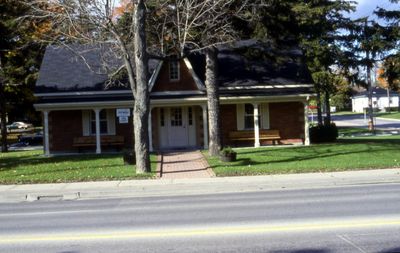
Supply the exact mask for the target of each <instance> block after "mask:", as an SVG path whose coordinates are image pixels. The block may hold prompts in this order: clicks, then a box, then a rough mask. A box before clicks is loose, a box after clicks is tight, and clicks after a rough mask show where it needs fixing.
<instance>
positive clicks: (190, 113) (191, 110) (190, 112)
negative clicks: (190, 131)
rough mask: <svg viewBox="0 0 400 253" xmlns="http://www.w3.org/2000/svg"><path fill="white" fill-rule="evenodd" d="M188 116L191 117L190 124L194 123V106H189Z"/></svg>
mask: <svg viewBox="0 0 400 253" xmlns="http://www.w3.org/2000/svg"><path fill="white" fill-rule="evenodd" d="M188 110H189V111H188V117H189V126H192V125H193V109H192V107H189V108H188Z"/></svg>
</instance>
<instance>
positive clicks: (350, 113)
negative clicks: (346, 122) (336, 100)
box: [332, 111, 363, 115]
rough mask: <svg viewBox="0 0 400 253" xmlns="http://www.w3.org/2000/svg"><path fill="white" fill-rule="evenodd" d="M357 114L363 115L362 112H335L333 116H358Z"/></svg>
mask: <svg viewBox="0 0 400 253" xmlns="http://www.w3.org/2000/svg"><path fill="white" fill-rule="evenodd" d="M357 114H363V113H362V112H352V111H339V112H334V113H332V115H357Z"/></svg>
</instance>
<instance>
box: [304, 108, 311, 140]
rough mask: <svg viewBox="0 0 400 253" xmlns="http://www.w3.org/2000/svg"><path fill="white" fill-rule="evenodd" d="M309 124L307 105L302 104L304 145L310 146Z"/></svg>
mask: <svg viewBox="0 0 400 253" xmlns="http://www.w3.org/2000/svg"><path fill="white" fill-rule="evenodd" d="M309 128H310V123H309V121H308V103H307V102H304V145H306V146H309V145H310V131H309Z"/></svg>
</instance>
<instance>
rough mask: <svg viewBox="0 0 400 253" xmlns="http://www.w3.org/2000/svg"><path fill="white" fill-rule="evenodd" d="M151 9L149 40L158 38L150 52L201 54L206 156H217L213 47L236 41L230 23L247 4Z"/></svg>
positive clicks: (169, 4) (162, 0)
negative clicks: (203, 81)
mask: <svg viewBox="0 0 400 253" xmlns="http://www.w3.org/2000/svg"><path fill="white" fill-rule="evenodd" d="M155 6H156V7H155V9H154V14H153V15H152V17H153V20H152V24H153V25H152V26H153V27H155V29H153V31H154V32H153V36H152V37H153V38H158V43H155V44H154V46H155V47H153V48H152V49H153V50H152V51H153V52H156V51H157V50H159V51H158V52H159V53H162V54H167V55H168V54H179V55H180V56H181V57H184V56H185V55H187V54H190V53H193V52H197V51H204V52H205V56H206V81H205V85H206V90H207V100H208V122H209V138H210V141H209V154H210V155H211V156H215V155H218V154H219V151H220V149H221V145H222V144H221V136H220V132H221V129H220V128H221V124H220V115H219V93H218V90H219V84H218V73H217V70H218V49H217V46H218V45H221V44H226V43H230V42H235V41H237V40H238V39H239V36H238V33H237V30H236V29H234V27H233V22H234V20H235V19H239V18H242V17H243V16H244V14H245V12H246V11H245V10H246V8H247V7H248V6H249V4H248V2H247V1H237V0H174V1H168V0H158V1H156V3H155ZM150 34H151V31H150Z"/></svg>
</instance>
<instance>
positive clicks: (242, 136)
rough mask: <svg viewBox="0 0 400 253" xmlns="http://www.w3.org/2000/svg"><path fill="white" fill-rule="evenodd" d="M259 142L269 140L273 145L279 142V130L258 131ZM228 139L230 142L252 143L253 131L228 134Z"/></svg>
mask: <svg viewBox="0 0 400 253" xmlns="http://www.w3.org/2000/svg"><path fill="white" fill-rule="evenodd" d="M259 136H260V141H263V140H271V141H272V143H273V144H274V145H275V142H279V140H280V139H281V136H280V134H279V130H260V135H259ZM229 139H230V140H231V141H235V142H237V141H254V139H255V137H254V130H241V131H231V132H229Z"/></svg>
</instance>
